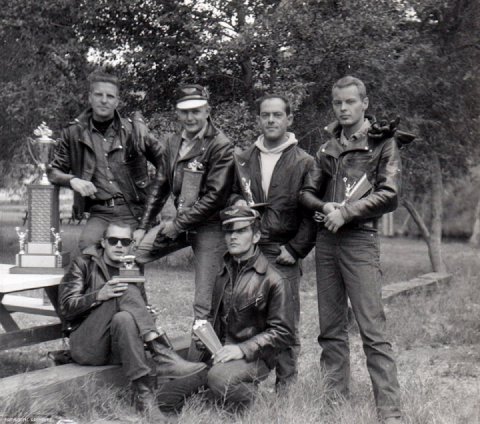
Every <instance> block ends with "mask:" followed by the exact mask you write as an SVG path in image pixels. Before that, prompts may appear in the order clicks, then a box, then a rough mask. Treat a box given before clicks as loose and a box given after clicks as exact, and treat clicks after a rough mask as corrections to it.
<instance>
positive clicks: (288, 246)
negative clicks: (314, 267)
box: [230, 94, 315, 389]
mask: <svg viewBox="0 0 480 424" xmlns="http://www.w3.org/2000/svg"><path fill="white" fill-rule="evenodd" d="M257 114H258V124H259V127H260V129H261V130H262V135H261V136H260V137H259V138H258V139H257V141H256V142H255V143H254V144H253V145H252V146H250V147H249V148H248V149H247V150H245V151H243V152H240V153H236V154H235V155H234V163H235V182H234V185H233V190H232V191H233V193H232V195H231V196H230V202H231V203H234V204H237V205H240V204H243V205H245V204H247V201H249V202H253V203H256V204H262V203H263V204H265V206H263V207H262V219H261V234H262V236H261V239H260V241H259V243H258V246H259V248H260V250H261V251H262V253H263V254H264V255H265V257H266V258H267V259H268V260H269V261H270V262H271V263H272V264H274V265H275V268H277V269H278V270H279V271H280V272H281V273H282V274H283V275H284V276H285V277H286V278H288V280H289V281H290V284H291V287H292V294H293V298H292V301H293V304H294V311H295V343H294V345H292V346H289V347H288V348H287V349H286V350H285V351H284V352H281V353H280V354H279V357H278V360H277V364H276V374H277V379H276V387H277V389H282V388H285V387H287V385H288V384H289V383H291V382H292V381H294V380H295V378H296V376H297V360H298V353H299V351H300V335H299V328H298V327H299V320H300V287H299V286H300V276H301V269H300V261H301V259H302V258H304V257H305V256H306V255H307V254H308V252H310V250H311V249H312V248H313V246H314V241H315V222H314V221H313V219H312V216H311V215H312V214H311V213H310V211H306V210H305V208H303V206H302V205H301V204H300V203H299V193H300V189H301V188H302V185H303V182H304V179H305V176H306V174H307V172H308V171H309V169H310V168H311V166H312V163H313V158H312V157H311V156H310V155H309V154H308V153H306V152H305V151H304V150H303V149H301V148H300V147H298V141H297V139H296V137H295V134H294V133H292V132H289V131H288V127H289V126H290V125H291V124H292V121H293V115H292V112H291V106H290V102H289V101H288V99H287V98H286V97H284V96H282V95H278V94H269V95H265V96H264V97H262V98H260V99H259V100H258V101H257Z"/></svg>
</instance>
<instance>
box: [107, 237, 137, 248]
mask: <svg viewBox="0 0 480 424" xmlns="http://www.w3.org/2000/svg"><path fill="white" fill-rule="evenodd" d="M118 242H120V243H121V244H122V246H123V247H128V246H130V245H131V244H132V243H133V240H132V239H130V238H118V237H107V243H108V244H109V245H110V246H116V245H117V244H118Z"/></svg>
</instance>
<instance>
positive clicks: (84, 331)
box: [70, 300, 117, 365]
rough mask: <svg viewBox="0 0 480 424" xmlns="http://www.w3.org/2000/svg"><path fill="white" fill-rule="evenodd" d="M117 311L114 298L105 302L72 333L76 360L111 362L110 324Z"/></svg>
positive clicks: (72, 350) (96, 362)
mask: <svg viewBox="0 0 480 424" xmlns="http://www.w3.org/2000/svg"><path fill="white" fill-rule="evenodd" d="M116 312H117V306H116V302H115V301H114V300H110V301H106V302H103V303H102V304H101V305H99V306H98V307H97V308H95V309H93V310H92V312H91V313H90V314H89V315H88V316H87V318H85V320H84V321H83V322H82V323H81V324H80V326H79V327H78V328H77V329H75V330H74V331H73V332H72V333H71V334H70V350H71V354H72V358H73V360H74V361H75V362H77V363H78V364H81V365H105V364H107V363H109V359H110V352H111V337H110V324H111V321H112V318H113V316H114V315H115V313H116Z"/></svg>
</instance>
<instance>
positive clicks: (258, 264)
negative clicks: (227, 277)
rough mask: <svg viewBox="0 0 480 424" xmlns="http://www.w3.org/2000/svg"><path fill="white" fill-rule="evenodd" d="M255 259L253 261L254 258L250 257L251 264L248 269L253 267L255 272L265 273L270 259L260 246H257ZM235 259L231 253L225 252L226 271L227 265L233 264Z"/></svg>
mask: <svg viewBox="0 0 480 424" xmlns="http://www.w3.org/2000/svg"><path fill="white" fill-rule="evenodd" d="M253 257H254V259H253V261H251V259H252V258H250V259H249V260H248V261H249V265H248V266H247V269H250V268H253V269H254V270H255V272H257V273H258V274H262V275H263V274H265V273H266V272H267V267H268V260H267V258H266V257H265V256H264V255H263V254H262V253H261V252H260V249H259V248H258V246H256V247H255V252H254V254H253ZM233 261H234V259H233V257H232V255H230V253H228V252H227V253H225V255H224V272H225V271H226V267H227V266H228V267H230V266H231V264H232V263H233Z"/></svg>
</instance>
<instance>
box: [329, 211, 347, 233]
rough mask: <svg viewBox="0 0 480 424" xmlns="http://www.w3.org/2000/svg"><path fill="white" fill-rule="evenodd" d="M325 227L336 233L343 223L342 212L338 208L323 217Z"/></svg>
mask: <svg viewBox="0 0 480 424" xmlns="http://www.w3.org/2000/svg"><path fill="white" fill-rule="evenodd" d="M324 224H325V228H326V229H327V230H329V231H331V232H332V233H336V232H337V231H338V229H339V228H340V227H341V226H342V225H343V224H345V219H344V218H343V215H342V212H341V211H340V210H339V209H335V210H334V211H332V212H330V213H329V214H328V215H327V216H326V217H325V223H324Z"/></svg>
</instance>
